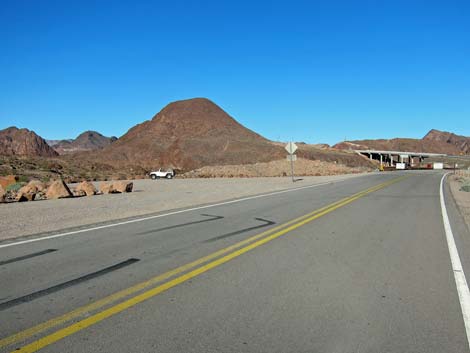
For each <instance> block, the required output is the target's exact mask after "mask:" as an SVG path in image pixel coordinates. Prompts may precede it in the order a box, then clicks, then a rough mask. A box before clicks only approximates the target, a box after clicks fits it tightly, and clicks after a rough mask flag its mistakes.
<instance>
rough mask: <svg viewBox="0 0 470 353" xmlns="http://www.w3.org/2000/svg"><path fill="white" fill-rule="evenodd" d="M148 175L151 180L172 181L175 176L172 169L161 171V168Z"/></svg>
mask: <svg viewBox="0 0 470 353" xmlns="http://www.w3.org/2000/svg"><path fill="white" fill-rule="evenodd" d="M149 175H150V178H152V179H153V180H155V179H160V178H166V179H173V177H174V176H175V172H174V171H173V169H167V170H163V169H162V168H160V169H159V170H157V171H154V172H150V174H149Z"/></svg>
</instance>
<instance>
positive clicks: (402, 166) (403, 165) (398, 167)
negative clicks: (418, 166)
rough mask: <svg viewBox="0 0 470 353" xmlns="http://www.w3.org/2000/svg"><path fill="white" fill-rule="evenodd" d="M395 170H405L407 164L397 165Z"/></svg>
mask: <svg viewBox="0 0 470 353" xmlns="http://www.w3.org/2000/svg"><path fill="white" fill-rule="evenodd" d="M395 168H396V169H405V163H397V164H396V165H395Z"/></svg>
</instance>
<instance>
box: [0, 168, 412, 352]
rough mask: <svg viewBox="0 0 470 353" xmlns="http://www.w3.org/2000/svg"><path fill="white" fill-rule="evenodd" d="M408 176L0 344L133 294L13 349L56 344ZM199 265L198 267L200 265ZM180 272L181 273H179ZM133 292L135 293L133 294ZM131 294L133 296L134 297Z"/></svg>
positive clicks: (3, 342)
mask: <svg viewBox="0 0 470 353" xmlns="http://www.w3.org/2000/svg"><path fill="white" fill-rule="evenodd" d="M404 178H406V177H399V178H395V179H392V180H390V181H387V182H384V183H382V184H379V185H376V186H373V187H371V188H369V189H366V190H364V191H361V192H359V193H356V194H354V195H351V196H349V197H346V198H344V199H341V200H339V201H337V202H334V203H332V204H330V205H327V206H325V207H322V208H320V209H317V210H315V211H313V212H310V213H308V214H305V215H303V216H301V217H298V218H296V219H293V220H291V221H289V222H286V223H284V224H281V225H279V226H277V227H274V228H271V229H269V230H267V231H265V232H263V233H260V234H257V235H255V236H253V237H250V238H247V239H245V240H243V241H240V242H238V243H236V244H233V245H231V246H229V247H226V248H224V249H221V250H219V251H216V252H214V253H212V254H210V255H207V256H205V257H202V258H200V259H198V260H195V261H193V262H190V263H188V264H186V265H183V266H180V267H178V268H175V269H173V270H171V271H168V272H165V273H163V274H160V275H158V276H155V277H153V278H150V279H149V280H147V281H144V282H142V283H139V284H136V285H134V286H132V287H129V288H126V289H124V290H122V291H119V292H117V293H114V294H112V295H109V296H107V297H105V298H103V299H100V300H98V301H95V302H93V303H90V304H88V305H85V306H83V307H80V308H78V309H75V310H73V311H71V312H69V313H66V314H64V315H62V316H59V317H56V318H53V319H51V320H49V321H46V322H44V323H41V324H39V325H36V326H33V327H31V328H29V329H26V330H24V331H21V332H19V333H16V334H14V335H12V336H9V337H6V338H3V339H1V340H0V348H2V347H5V346H9V345H12V344H14V343H17V342H21V341H24V340H26V339H28V338H30V337H33V336H34V335H37V334H39V333H41V332H43V331H46V330H50V329H52V328H54V327H56V326H59V325H62V324H64V323H66V322H69V321H71V320H73V319H76V318H79V317H82V316H85V314H88V313H90V312H94V311H97V310H98V309H102V308H104V307H107V306H110V305H111V304H113V303H116V302H117V301H119V300H121V299H124V298H126V297H130V298H128V299H126V300H124V301H122V302H120V303H118V304H115V305H113V306H110V307H108V308H105V309H103V310H102V311H99V312H97V313H95V314H93V315H91V316H89V317H86V318H84V319H82V320H80V321H78V322H76V323H74V324H71V325H70V326H66V327H64V328H62V329H59V330H57V331H55V332H53V333H51V334H49V335H47V336H45V337H42V338H40V339H39V340H37V341H34V342H32V343H30V344H28V345H26V346H24V347H22V348H19V349H16V350H15V351H14V352H36V351H38V350H39V349H41V348H44V347H46V346H48V345H51V344H53V343H54V342H57V341H59V340H61V339H63V338H65V337H67V336H70V335H72V334H74V333H76V332H78V331H81V330H83V329H85V328H87V327H89V326H92V325H94V324H96V323H98V322H100V321H102V320H104V319H106V318H108V317H110V316H112V315H115V314H118V313H120V312H122V311H124V310H126V309H128V308H130V307H132V306H134V305H137V304H139V303H141V302H143V301H145V300H147V299H149V298H152V297H154V296H156V295H158V294H160V293H162V292H164V291H166V290H168V289H170V288H173V287H175V286H177V285H179V284H181V283H183V282H185V281H188V280H189V279H191V278H194V277H196V276H199V275H200V274H202V273H204V272H207V271H209V270H211V269H213V268H215V267H218V266H220V265H222V264H224V263H226V262H228V261H230V260H233V259H234V258H237V257H239V256H240V255H243V254H244V253H246V252H248V251H250V250H253V249H255V248H257V247H259V246H261V245H263V244H266V243H268V242H270V241H272V240H274V239H276V238H279V237H280V236H282V235H284V234H286V233H288V232H291V231H293V230H294V229H297V228H299V227H301V226H303V225H305V224H307V223H309V222H312V221H313V220H315V219H317V218H320V217H322V216H324V215H326V214H327V213H330V212H332V211H334V210H336V209H338V208H340V207H343V206H345V205H347V204H349V203H351V202H353V201H355V200H357V199H359V198H361V197H363V196H365V195H367V194H370V193H372V192H374V191H377V190H380V189H382V188H385V187H387V186H389V185H392V184H394V183H397V182H398V181H401V180H402V179H404ZM198 266H199V267H198ZM176 276H178V277H176ZM165 280H169V281H167V282H165V283H162V284H160V285H158V286H157V287H154V288H151V289H148V290H147V291H144V292H142V293H140V294H139V292H141V291H143V290H144V289H146V288H148V287H151V286H153V285H155V284H158V283H161V282H163V281H165ZM132 295H134V296H132ZM131 296H132V297H131Z"/></svg>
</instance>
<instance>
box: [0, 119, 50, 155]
mask: <svg viewBox="0 0 470 353" xmlns="http://www.w3.org/2000/svg"><path fill="white" fill-rule="evenodd" d="M0 155H6V156H29V157H56V156H58V153H57V152H56V151H55V150H54V149H53V148H52V147H50V146H49V145H48V144H47V142H46V140H44V139H43V138H42V137H40V136H38V135H37V134H36V133H35V132H34V131H30V130H28V129H18V128H17V127H15V126H12V127H9V128H6V129H4V130H0Z"/></svg>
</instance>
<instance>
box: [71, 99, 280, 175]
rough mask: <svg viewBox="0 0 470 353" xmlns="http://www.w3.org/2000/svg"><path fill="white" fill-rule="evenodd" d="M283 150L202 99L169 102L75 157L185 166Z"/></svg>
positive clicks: (268, 156) (272, 155) (267, 156)
mask: <svg viewBox="0 0 470 353" xmlns="http://www.w3.org/2000/svg"><path fill="white" fill-rule="evenodd" d="M285 155H286V153H285V151H284V150H283V148H282V147H281V146H276V145H275V144H273V143H272V142H270V141H269V140H267V139H265V138H264V137H262V136H260V135H258V134H257V133H255V132H253V131H251V130H249V129H247V128H245V127H244V126H242V125H241V124H239V123H238V122H237V121H235V119H233V118H232V117H231V116H229V115H228V114H227V113H226V112H225V111H223V110H222V109H221V108H220V107H218V106H217V105H215V104H214V103H213V102H211V101H210V100H208V99H205V98H194V99H188V100H182V101H177V102H173V103H170V104H168V105H167V106H166V107H165V108H163V109H162V110H161V111H160V112H159V113H158V114H156V115H155V116H154V117H153V118H152V119H151V120H148V121H145V122H143V123H142V124H139V125H136V126H135V127H133V128H131V129H130V130H129V131H128V132H127V133H126V134H125V135H124V136H122V137H121V138H119V139H118V140H117V141H116V142H114V143H113V144H112V145H110V146H107V147H105V148H104V149H102V150H100V151H95V152H94V153H85V154H80V156H78V155H77V156H76V157H77V158H82V159H83V158H85V159H88V160H95V161H99V162H103V163H110V164H112V165H114V166H116V165H139V166H145V167H147V168H156V167H173V168H177V169H182V170H190V169H194V168H199V167H202V166H206V165H226V164H248V163H256V162H267V161H271V160H275V159H281V158H285Z"/></svg>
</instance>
